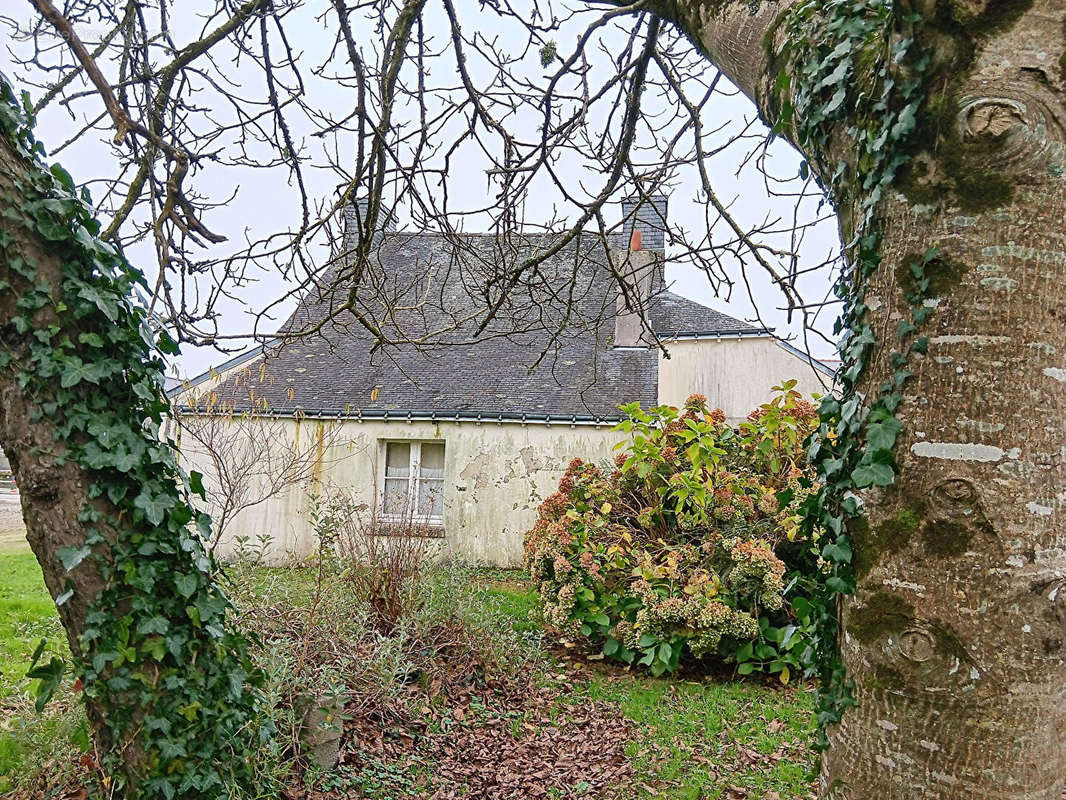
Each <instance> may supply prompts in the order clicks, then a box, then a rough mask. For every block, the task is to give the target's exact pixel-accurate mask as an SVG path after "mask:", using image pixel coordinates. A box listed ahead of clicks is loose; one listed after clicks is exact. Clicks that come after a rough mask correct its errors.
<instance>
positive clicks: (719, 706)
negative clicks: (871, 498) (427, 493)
mask: <svg viewBox="0 0 1066 800" xmlns="http://www.w3.org/2000/svg"><path fill="white" fill-rule="evenodd" d="M242 574H245V575H247V574H248V573H247V572H244V573H242ZM254 574H255V576H256V577H255V579H254V580H255V581H256V583H257V584H258V583H259V582H260V581H261V582H262V583H263V585H264V587H265V586H266V585H267V584H271V585H277V584H278V583H284V584H288V587H289V590H291V591H292V592H293V593H292V595H291V596H292V597H297V596H298V595H299V594H300V586H299V581H300V578H299V577H298V576H294V577H288V573H287V571H286V570H278V569H269V570H268V569H262V570H257V571H256V572H255V573H254ZM479 584H480V586H481V590H480V591H481V595H482V596H484V597H485V598H486V599H487V600H491V602H492V604H493V605H494V606H496V607H497V608H498V609H500V610H502V611H503V613H504V614H505V615H506V617H507V618H508V619H510V620H511V625H512V626H513V627H514V628H515V630H516V631H518V632H520V633H521V632H530V631H534V630H536V629H537V625H536V622H535V621H534V620H533V612H534V609H535V595H534V593H533V590H532V587H530V586H529V585H528V584H527V583H525V582H523V581H522V579H521V575H520V574H519V573H515V572H506V571H500V570H486V571H484V572H482V573H479ZM41 638H48V639H49V641H50V642H54V643H55V644H53V645H52V647H53V648H54V649H57V650H59V649H61V648H62V646H63V645H62V641H63V638H62V631H61V630H60V628H59V625H58V622H57V620H56V616H55V611H54V608H53V606H52V603H51V600H50V598H49V596H48V593H47V591H46V590H45V588H44V585H43V582H42V579H41V574H40V569H39V567H38V565H37V562H36V559H35V558H34V557H33V555H32V554H31V553H30V552H29V550H28V549H26V547H25V545H24V544H23V545H22V546H19V547H11V546H8V547H0V673H2V674H0V794H3V793H4V792H5V790H6V789H7V786H6V785H5V784H6V783H9V782H10V781H11V780H12V779H13V776H14V775H16V774H18V772H19V771H24V770H26V769H30V768H37V769H42V768H43V769H45V770H47V769H48V762H47V759H45V758H43V757H41V758H37V757H35V754H34V753H33V752H32V751H33V749H34V748H35V747H36V748H44V747H46V746H51V745H50V744H49V742H51V743H52V744H54V742H55V741H56V740H57V738H62V737H68V738H69V737H70V736H71V735H75V736H77V735H79V734H78V733H77V731H78V730H79V728H80V725H81V724H83V723H80V722H79V721H78V719H77V717H79V716H80V714H79V712H77V711H76V710H75V703H74V699H73V695H72V693H71V692H70V690H69V687H68V688H67V689H66V690H64V691H63V692H61V693H60V694H59V696H58V697H57V701H55V702H54V703H53V708H52V710H51V711H46V718H45V719H43V720H37V721H36V722H35V721H34V718H33V714H34V712H33V710H32V707H31V706H30V703H29V701H28V699H27V698H28V692H29V688H30V687H29V682H28V681H26V680H25V679H23V678H22V676H23V675H24V673H25V671H26V667H27V664H28V662H29V658H30V655H31V654H32V651H33V649H34V647H35V646H36V645H37V642H38V641H39V640H40V639H41ZM546 657H550V658H552V659H554V660H555V666H554V667H552V668H551V669H550V670H549V672H555V671H557V670H560V669H566V668H569V667H572V666H574V665H578V666H579V668H580V670H581V671H582V672H583V673H584V674H585V675H587V676H588V678H587V679H586V680H582V681H580V682H575V683H574V684H573V686H572V687H571V688H570V689H569V690H568V691H567V692H566V694H564V695H562V696H561V702H560V704H559V710H558V714H559V715H567V714H572V713H575V712H574V711H573V709H575V708H576V709H580V708H581V707H582V703H586V704H587V703H590V702H593V701H596V702H600V703H606V704H608V705H609V706H611V707H613V708H616V709H617V713H619V714H621V715H623V716H624V717H626V718H628V719H629V720H632V722H633V723H634V730H635V731H636V734H635V735H634V737H633V740H632V741H630V742H629V743H628V744H627V745H626V755H627V756H628V757H629V759H630V760H631V762H632V765H633V770H634V774H635V776H636V780H635V781H634V782H633V785H632V786H629V787H625V789H624V791H623V792H621V796H624V797H641V798H644V797H662V798H674V799H676V800H697V798H699V799H704V798H706V799H707V800H712V799H713V798H723V800H746V799H747V798H751V800H798V799H799V798H808V797H811V796H813V795H812V793H811V788H810V787H811V780H812V772H813V767H814V763H815V759H814V756H813V754H812V753H811V751H810V749H809V741H810V717H811V695H810V692H809V691H808V690H807V689H806V688H804V687H787V688H786V687H779V686H776V685H765V684H763V683H760V682H755V681H743V682H734V681H721V680H718V681H715V680H711V679H707V680H698V681H696V680H685V679H682V678H674V679H653V678H650V677H647V676H645V675H641V674H638V673H631V672H626V671H622V670H619V669H616V668H614V667H611V666H607V665H604V664H602V663H600V662H596V661H595V660H592V661H589V660H587V659H585V658H584V657H583V656H581V655H579V654H575V653H574V652H573V651H566V650H565V649H564V648H562V647H559V648H554V647H553V648H552V655H550V656H546ZM33 727H36V728H38V729H40V730H45V731H46V733H47V736H45V737H44V738H43V739H42V738H41V736H37V737H36V738H34V737H28V736H27V730H29V729H30V728H33ZM68 749H69V748H68ZM383 768H384V767H383ZM389 768H390V769H400V770H401V771H403V769H404V767H402V766H401V765H399V764H396V765H393V766H392V767H389ZM418 768H419V769H426V768H427V765H425V764H423V765H421V766H419V767H418ZM579 795H580V792H578V793H576V794H575V795H574V796H579ZM350 796H351V795H350ZM354 796H364V797H378V796H384V795H378V794H377V793H375V792H372V791H367V792H366V793H365V794H360V795H354ZM396 800H399V797H398V796H397V797H396ZM472 800H473V798H472Z"/></svg>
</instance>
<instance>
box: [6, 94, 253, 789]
mask: <svg viewBox="0 0 1066 800" xmlns="http://www.w3.org/2000/svg"><path fill="white" fill-rule="evenodd" d="M30 107H31V104H30V102H29V97H28V95H26V94H23V95H22V98H21V102H20V100H19V98H18V97H16V95H15V93H14V91H13V90H12V88H11V86H10V84H9V83H8V81H7V80H6V78H4V76H2V75H0V132H2V135H3V136H5V137H6V139H7V141H8V143H9V144H10V146H11V147H12V148H13V150H14V151H15V153H16V154H17V155H18V156H19V157H21V158H22V159H24V160H25V162H26V163H27V164H28V165H29V167H30V169H29V170H28V175H29V177H28V180H26V181H23V182H22V183H21V185H18V186H16V191H17V192H18V196H17V197H12V196H8V197H5V198H4V199H3V213H4V215H5V217H6V218H7V223H6V224H7V227H8V231H11V230H12V229H15V228H17V227H18V226H22V227H23V228H24V229H25V230H27V231H28V232H29V233H30V235H31V237H33V238H35V239H37V240H38V241H41V240H43V241H45V242H47V244H48V250H49V251H50V253H52V254H55V255H57V256H58V257H59V259H60V260H61V270H62V278H61V281H60V282H59V283H58V284H56V283H55V281H54V280H53V282H52V283H49V282H48V281H46V280H44V279H43V278H42V274H41V269H40V267H39V265H38V264H35V263H33V262H32V261H31V260H30V258H29V257H28V255H27V253H26V251H25V250H24V249H22V248H20V247H19V246H18V244H17V242H16V236H14V235H12V234H11V233H10V232H7V231H0V257H2V258H3V259H4V261H5V262H6V265H5V266H6V272H7V277H8V278H9V280H8V281H0V291H3V292H12V293H17V294H18V297H19V299H18V301H17V309H18V313H17V314H16V315H15V316H14V317H12V318H11V319H8V320H5V321H4V324H3V327H2V334H3V335H2V337H0V369H2V370H5V371H10V373H12V374H13V376H14V377H15V379H16V380H17V382H18V386H19V387H20V390H21V392H22V394H23V396H25V397H27V398H32V402H33V403H34V404H35V407H34V408H33V410H32V419H33V421H34V422H37V421H40V422H43V423H45V424H47V425H48V426H49V428H50V429H51V430H52V431H53V437H54V439H55V440H56V443H57V448H56V451H55V454H54V455H52V456H47V455H42V457H43V458H48V457H52V458H54V461H55V463H56V464H57V465H59V464H62V463H65V461H68V460H73V461H74V462H76V463H77V464H78V466H79V467H80V468H81V470H82V471H83V474H84V475H85V476H86V477H87V479H88V484H89V498H90V499H89V501H88V503H87V504H86V505H85V507H84V508H83V509H82V510H81V513H80V517H79V521H80V523H81V525H82V527H83V529H84V531H85V540H84V543H83V544H81V545H79V546H76V547H66V548H62V549H61V550H60V551H59V552H58V554H57V555H58V558H59V560H60V561H61V563H62V565H63V567H64V568H65V569H66V570H67V572H68V574H70V573H73V571H75V570H77V569H78V568H79V565H82V564H83V563H84V564H90V563H92V564H93V565H94V567H95V568H96V569H97V570H98V571H99V573H100V575H101V577H102V579H103V582H104V586H103V589H102V590H101V591H100V592H99V594H98V595H97V596H96V597H94V598H91V599H90V600H89V610H88V613H87V616H86V619H85V629H84V630H83V631H81V635H80V642H79V645H80V646H79V647H77V648H75V650H77V651H80V652H77V653H76V655H75V658H74V659H73V660H74V664H73V670H74V672H75V675H76V677H77V679H78V681H79V683H80V686H81V689H82V691H83V692H84V694H85V697H86V700H87V701H88V702H89V703H90V705H91V706H94V707H95V708H97V709H98V710H99V712H100V713H98V714H96V715H95V716H96V718H97V719H96V720H95V723H96V726H97V733H98V734H99V739H100V741H102V742H103V743H104V744H105V748H104V752H103V753H101V756H102V760H103V763H102V764H101V767H102V769H103V772H104V775H105V778H104V780H105V783H106V784H108V785H107V787H106V788H107V789H108V794H109V796H112V797H165V798H174V797H220V796H224V795H225V794H226V793H227V789H226V787H227V786H231V785H234V783H240V782H241V781H242V780H243V778H244V776H246V775H248V774H249V766H250V765H249V758H248V755H247V754H248V752H249V749H250V748H251V747H252V746H253V745H254V737H255V736H256V735H260V736H265V735H268V734H269V733H270V732H269V731H268V730H264V729H260V730H258V731H256V730H255V724H254V720H255V718H256V714H257V708H258V702H259V699H258V697H259V695H258V692H257V689H256V684H257V682H258V675H257V673H256V671H255V670H254V668H253V665H252V662H251V660H250V658H249V653H248V647H247V643H246V641H245V639H244V638H243V637H242V636H241V635H240V634H239V633H238V632H237V631H236V628H235V626H234V624H233V620H232V618H231V616H230V613H229V612H230V603H229V601H228V599H227V598H226V596H225V594H224V593H223V591H222V589H221V587H220V586H219V584H218V583H217V582H216V580H215V575H217V570H216V565H215V564H214V563H213V562H212V560H211V558H210V557H209V556H208V555H207V554H206V553H205V551H204V548H203V546H202V543H201V538H200V536H201V535H206V534H207V532H208V529H209V525H210V520H209V518H208V517H207V515H205V514H203V513H201V512H199V511H197V510H195V509H194V508H193V506H192V505H191V503H190V501H189V493H190V487H191V490H192V491H195V492H196V493H198V494H200V495H201V496H202V494H203V487H202V484H201V483H200V476H198V475H197V474H195V473H193V474H192V475H191V476H188V477H186V476H185V475H184V474H183V473H182V472H181V470H180V468H179V467H178V465H177V462H176V459H175V455H174V450H173V446H172V444H171V443H170V442H166V441H162V440H160V438H159V435H158V432H159V429H160V424H161V421H162V419H163V415H165V414H166V413H168V411H169V404H168V402H167V400H166V397H165V395H164V393H163V390H162V377H163V368H164V364H163V359H162V356H163V355H164V354H175V353H177V346H176V345H175V343H174V342H173V340H172V339H171V338H170V337H169V336H167V335H166V333H159V334H158V335H155V334H153V332H152V330H151V329H150V327H149V325H148V320H147V316H146V311H145V309H144V308H142V307H140V306H138V305H136V304H135V303H134V302H133V301H132V300H131V298H132V297H133V295H134V291H135V290H136V289H138V288H140V289H147V287H146V285H145V281H144V277H143V275H142V274H141V273H140V272H139V271H137V270H136V269H134V268H133V267H131V266H130V265H129V264H128V263H127V261H126V260H125V258H124V257H123V255H122V254H121V253H120V252H119V251H118V250H116V249H115V248H114V247H112V246H111V245H110V244H107V243H105V242H103V241H101V240H100V239H99V238H98V233H99V230H100V225H99V223H98V222H97V220H96V219H95V218H94V215H93V210H92V205H91V202H90V198H89V195H88V192H87V191H86V190H85V189H82V190H81V191H80V192H79V191H78V190H76V188H75V185H74V181H73V180H72V178H71V176H70V175H69V174H68V173H67V172H66V171H65V170H64V169H63V168H62V167H61V166H59V165H58V164H54V165H52V166H51V167H48V166H46V164H45V162H44V148H43V147H42V145H41V144H40V143H39V142H38V141H36V139H35V138H34V135H33V132H32V127H33V119H32V115H31V113H30V110H29V109H30ZM52 309H54V313H52ZM49 320H50V321H49ZM42 321H46V322H47V324H45V325H42ZM74 591H75V589H74V588H73V584H72V583H71V582H70V581H69V579H68V585H67V591H66V592H65V593H64V594H62V595H60V597H58V598H57V600H56V602H57V604H60V605H62V604H63V603H64V602H69V600H70V598H71V597H72V595H73V592H74ZM50 666H51V665H50ZM38 669H42V668H38ZM43 669H44V671H45V672H47V671H48V669H49V668H43ZM51 671H52V674H53V676H54V674H55V673H56V672H58V670H56V669H52V670H51ZM55 677H56V679H57V676H55ZM76 685H77V684H76ZM124 751H125V754H124ZM132 754H136V755H135V756H134V755H132Z"/></svg>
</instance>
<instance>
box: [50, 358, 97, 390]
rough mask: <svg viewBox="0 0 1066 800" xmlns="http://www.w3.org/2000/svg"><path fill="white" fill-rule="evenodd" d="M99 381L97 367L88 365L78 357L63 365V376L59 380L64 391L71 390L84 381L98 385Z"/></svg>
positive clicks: (68, 360) (69, 359)
mask: <svg viewBox="0 0 1066 800" xmlns="http://www.w3.org/2000/svg"><path fill="white" fill-rule="evenodd" d="M98 380H99V378H98V371H97V369H96V367H95V365H93V364H90V363H86V362H84V361H82V360H81V359H80V358H78V357H77V356H71V357H70V358H68V359H67V360H66V361H65V362H64V363H63V375H62V376H61V377H60V379H59V385H60V386H62V387H63V388H64V389H69V388H70V387H71V386H76V385H77V384H79V383H81V382H82V381H88V382H90V383H96V382H97V381H98Z"/></svg>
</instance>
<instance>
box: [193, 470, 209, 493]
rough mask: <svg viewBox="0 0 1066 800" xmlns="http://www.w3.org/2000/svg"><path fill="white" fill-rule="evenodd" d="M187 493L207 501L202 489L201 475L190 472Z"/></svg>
mask: <svg viewBox="0 0 1066 800" xmlns="http://www.w3.org/2000/svg"><path fill="white" fill-rule="evenodd" d="M189 491H191V492H192V493H193V494H195V495H198V496H199V497H201V498H202V499H204V500H206V499H207V491H206V490H205V489H204V476H203V473H201V472H197V471H196V470H192V471H191V472H190V473H189Z"/></svg>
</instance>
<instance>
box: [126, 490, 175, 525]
mask: <svg viewBox="0 0 1066 800" xmlns="http://www.w3.org/2000/svg"><path fill="white" fill-rule="evenodd" d="M133 505H134V506H136V507H137V508H139V509H141V511H143V512H144V516H145V518H147V520H148V521H149V522H150V523H152V524H153V525H158V524H159V523H160V522H162V521H163V516H164V515H165V514H166V513H167V511H168V510H169V509H170V508H171V507H172V506H173V505H174V498H172V497H170V496H169V495H166V494H163V493H154V494H152V493H149V492H141V493H140V494H139V495H137V496H136V497H135V498H134V499H133Z"/></svg>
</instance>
